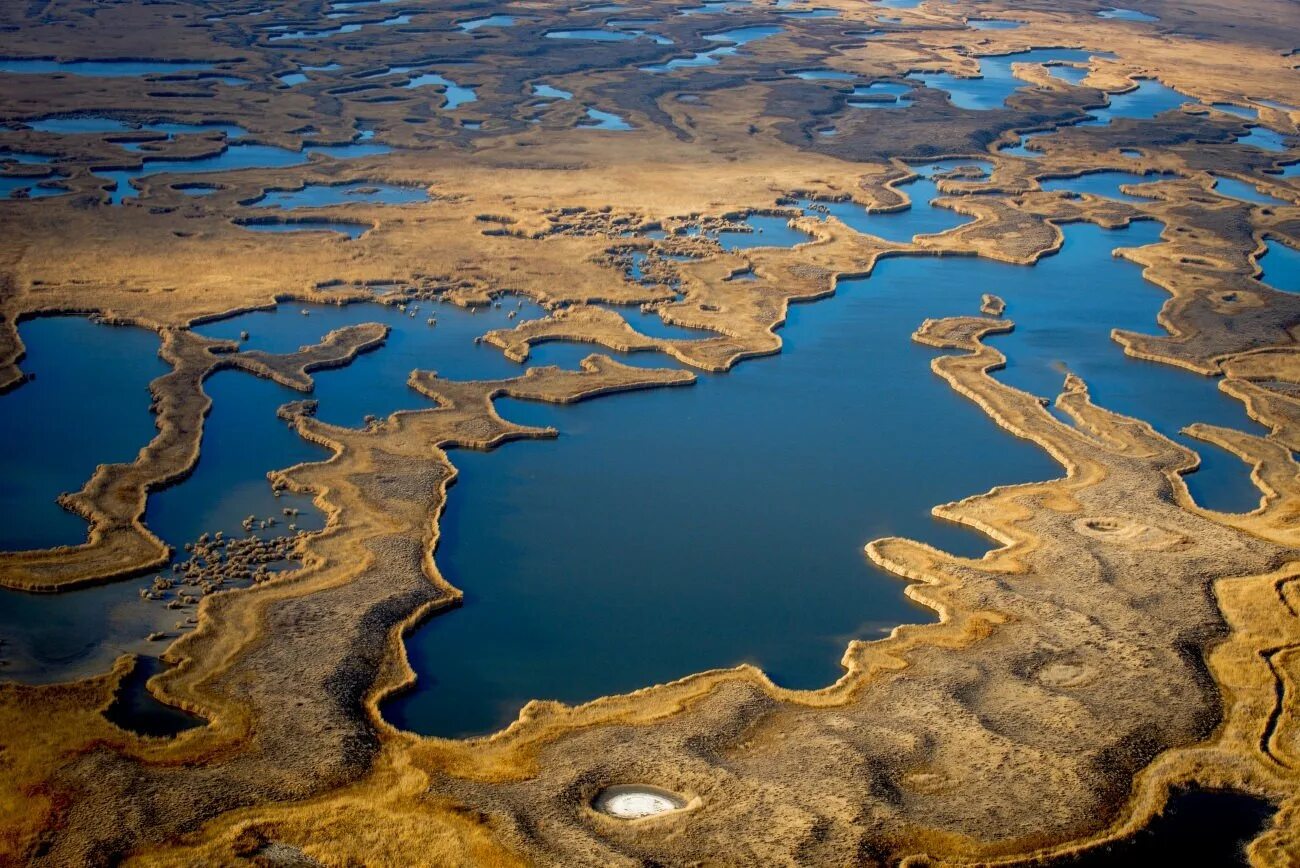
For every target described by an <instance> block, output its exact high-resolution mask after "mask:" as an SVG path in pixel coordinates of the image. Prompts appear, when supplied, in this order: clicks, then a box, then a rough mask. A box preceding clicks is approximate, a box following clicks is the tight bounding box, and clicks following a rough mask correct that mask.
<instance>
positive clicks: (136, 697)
mask: <svg viewBox="0 0 1300 868" xmlns="http://www.w3.org/2000/svg"><path fill="white" fill-rule="evenodd" d="M166 669H167V666H166V664H164V663H163V662H162V660H160V659H158V658H157V657H146V656H143V655H141V656H137V657H136V658H135V668H134V669H132V670H131V672H130V673H129V674H128V675H127V676H126V677H125V678H123V679H122V682H121V684H120V685H119V686H118V690H117V696H116V697H115V698H114V700H113V704H112V705H110V706H109V707H108V709H107V710H106V711H105V712H104V717H106V718H108V720H109V722H111V723H114V724H116V725H117V726H120V727H122V729H126V730H130V731H131V732H135V733H139V734H140V735H150V736H158V737H163V738H170V737H171V736H175V735H179V734H181V733H182V732H184V731H185V730H187V729H194V728H195V727H198V726H206V725H207V721H206V720H205V719H204V718H202V717H199V716H198V715H197V714H190V713H189V712H188V711H185V710H184V709H182V708H177V707H176V706H174V705H165V704H163V703H162V702H159V701H158V700H157V699H156V698H155V697H154V695H153V694H152V693H150V692H149V687H148V684H149V679H150V678H153V677H154V676H155V675H157V674H158V673H160V672H164V671H166Z"/></svg>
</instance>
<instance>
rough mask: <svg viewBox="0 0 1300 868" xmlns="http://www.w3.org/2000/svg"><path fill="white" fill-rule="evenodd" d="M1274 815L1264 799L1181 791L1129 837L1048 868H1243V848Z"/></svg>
mask: <svg viewBox="0 0 1300 868" xmlns="http://www.w3.org/2000/svg"><path fill="white" fill-rule="evenodd" d="M1276 810H1277V809H1276V808H1275V807H1273V805H1271V804H1269V803H1268V802H1266V801H1264V800H1263V799H1258V798H1255V797H1254V796H1248V795H1244V794H1242V793H1236V792H1232V791H1229V790H1181V791H1177V792H1174V793H1172V794H1171V795H1170V797H1169V804H1168V805H1167V806H1166V808H1165V811H1164V813H1162V814H1160V815H1159V816H1158V817H1156V818H1155V819H1154V820H1152V821H1151V823H1150V824H1149V825H1148V826H1147V827H1146V828H1145V829H1143V830H1142V831H1141V832H1138V833H1137V834H1136V835H1134V836H1133V837H1131V838H1126V839H1124V840H1122V841H1117V842H1115V843H1114V844H1108V845H1106V846H1104V847H1098V848H1096V849H1093V850H1089V851H1087V852H1086V853H1082V854H1080V855H1078V856H1074V857H1070V858H1065V859H1056V860H1054V861H1052V862H1049V863H1047V864H1048V865H1049V866H1051V868H1148V866H1152V865H1206V866H1214V868H1233V866H1241V868H1245V866H1247V865H1248V864H1249V861H1248V860H1247V858H1246V845H1247V844H1249V843H1250V841H1251V840H1252V839H1254V838H1255V837H1257V836H1258V835H1259V834H1260V833H1261V832H1263V831H1264V829H1265V828H1267V827H1268V824H1269V822H1270V820H1271V819H1272V816H1273V814H1274V813H1275V812H1276Z"/></svg>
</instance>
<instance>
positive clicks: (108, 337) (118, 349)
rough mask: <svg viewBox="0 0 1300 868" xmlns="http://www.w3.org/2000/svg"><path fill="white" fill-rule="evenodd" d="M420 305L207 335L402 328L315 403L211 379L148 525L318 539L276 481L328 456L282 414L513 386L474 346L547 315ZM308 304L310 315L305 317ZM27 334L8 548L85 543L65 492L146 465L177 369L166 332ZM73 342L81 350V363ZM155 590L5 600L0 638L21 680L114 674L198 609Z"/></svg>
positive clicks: (274, 316)
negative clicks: (258, 523) (160, 392)
mask: <svg viewBox="0 0 1300 868" xmlns="http://www.w3.org/2000/svg"><path fill="white" fill-rule="evenodd" d="M418 304H419V305H420V306H421V310H420V311H419V314H418V316H416V317H412V316H410V312H411V311H410V309H409V308H408V310H407V311H406V312H402V311H400V310H398V309H397V308H396V307H387V306H381V305H375V304H363V305H352V306H350V307H339V306H336V305H306V306H303V305H297V304H293V305H288V304H286V305H281V306H280V307H279V308H278V309H277V310H276V311H258V312H254V313H249V314H244V315H241V316H239V317H236V318H234V319H230V320H225V321H222V322H216V323H209V324H207V325H205V326H202V327H201V328H199V329H198V331H200V332H201V333H204V334H207V335H209V336H211V337H218V338H223V339H228V340H238V339H239V335H240V332H241V331H248V332H249V335H250V339H249V340H248V341H247V342H245V343H243V346H244V347H246V348H250V349H254V348H255V349H265V350H269V351H271V352H292V351H293V350H296V349H297V348H298V347H300V346H303V345H306V344H311V343H315V342H316V341H319V340H320V339H321V338H322V337H323V336H324V335H325V334H326V333H328V332H329V331H331V330H332V329H336V328H340V327H342V326H346V325H350V324H353V323H359V322H380V323H384V324H385V325H387V326H389V328H390V329H391V332H390V334H389V337H388V340H387V342H386V344H385V345H384V347H383V348H382V349H381V350H379V351H377V352H373V353H367V354H363V355H361V356H360V357H358V358H357V359H356V360H355V361H354V362H353V364H352V365H351V366H349V367H347V368H341V369H332V370H325V371H319V372H317V373H316V375H315V377H316V383H317V386H316V389H315V391H314V392H313V393H312V394H311V395H304V394H303V393H301V392H296V391H293V390H291V389H287V388H285V387H283V386H280V385H278V384H276V383H274V382H272V381H270V380H263V379H259V378H257V377H253V376H251V375H248V374H245V373H243V372H239V371H222V372H218V373H217V374H215V375H213V376H212V377H211V378H209V379H208V381H207V382H206V383H205V385H204V390H205V391H206V392H207V394H208V395H209V397H211V398H212V401H213V406H212V411H211V413H210V414H209V416H208V418H207V420H206V422H205V425H204V434H203V443H202V450H201V454H200V459H199V463H198V465H197V466H196V467H195V469H194V472H193V473H192V474H191V475H190V476H188V477H186V478H185V479H184V480H183V481H181V482H179V483H178V484H177V485H175V486H172V487H169V488H165V489H163V490H161V491H158V492H155V493H153V494H152V495H151V496H150V498H149V502H148V506H147V508H146V512H145V521H146V524H148V526H149V527H150V528H151V529H152V530H153V531H154V532H155V533H157V534H158V535H159V536H160V537H161V538H162V539H164V540H166V541H167V542H169V543H171V544H172V545H174V546H178V547H179V546H181V545H182V544H184V543H185V542H188V541H191V540H194V539H196V538H197V537H198V536H199V535H201V534H203V533H205V532H212V531H217V530H220V531H223V532H224V533H226V534H227V535H228V536H236V537H240V536H244V535H245V533H244V531H243V529H242V527H241V525H240V523H241V522H242V521H243V519H244V518H245V517H246V516H248V515H250V514H252V515H257V516H260V517H268V516H270V517H276V518H277V519H279V521H280V527H279V529H278V530H272V531H269V532H265V531H264V532H261V533H260V535H262V536H266V535H268V533H276V532H285V528H284V524H285V523H287V522H288V521H294V522H295V523H296V524H297V526H298V528H299V529H302V530H311V529H315V528H319V527H320V526H321V524H322V517H321V515H320V513H318V512H317V511H316V510H315V509H314V508H313V507H312V505H311V502H310V499H309V498H305V497H301V496H298V495H292V494H283V495H282V496H281V497H278V498H277V497H275V496H274V493H273V492H272V490H271V487H270V485H269V484H268V482H267V479H266V474H267V473H268V472H269V471H271V470H275V469H278V468H283V467H288V466H291V465H293V464H297V463H300V462H303V461H314V460H319V459H321V458H324V457H326V455H327V453H326V451H325V450H324V449H322V448H321V447H318V446H316V445H314V444H312V443H310V442H308V441H306V440H303V439H302V438H300V437H299V436H298V435H297V434H296V433H295V432H294V431H293V430H291V429H290V428H289V427H288V426H287V425H285V423H284V422H282V421H280V420H279V419H277V418H276V416H275V410H276V408H277V407H279V406H280V405H281V404H284V403H285V402H288V401H294V400H299V399H302V398H304V397H312V398H316V399H318V400H320V402H321V406H320V413H319V415H320V416H321V417H322V418H324V419H325V420H326V421H331V422H338V423H341V424H347V425H359V424H361V422H362V418H363V417H364V416H365V415H367V414H376V415H387V414H388V413H390V412H392V411H394V410H398V409H410V408H420V407H427V406H429V402H428V401H427V399H424V398H423V397H421V396H420V395H418V394H417V393H415V392H414V391H412V390H411V389H410V388H409V387H407V385H406V375H407V373H409V372H410V371H411V370H413V369H415V368H422V369H433V370H438V371H441V372H443V373H445V374H446V375H447V376H451V377H457V378H461V379H470V378H477V377H501V376H513V375H515V374H517V373H518V366H517V365H515V364H514V363H512V362H509V361H508V360H506V359H505V358H504V357H503V356H502V355H501V353H500V352H499V351H497V350H495V349H491V348H489V347H486V346H478V345H475V344H474V342H473V338H474V337H475V336H477V335H479V334H481V333H482V332H484V331H487V330H489V329H492V328H499V327H503V326H507V325H509V324H510V322H511V321H510V320H509V319H507V312H508V311H509V310H516V311H517V312H518V313H519V315H521V316H526V317H536V316H539V315H541V313H542V312H541V311H540V309H538V308H537V307H535V306H533V305H531V304H525V305H523V306H522V307H516V305H515V304H514V303H511V304H508V305H505V306H503V307H502V308H487V309H484V310H482V311H479V312H477V313H471V312H469V311H466V310H463V309H461V308H457V307H454V306H452V305H444V304H437V303H432V302H427V303H426V302H420V303H418ZM303 309H305V310H308V311H309V314H310V315H309V316H303V315H302V314H301V313H300V312H299V311H300V310H303ZM430 315H433V316H436V321H437V325H436V326H430V325H429V324H428V322H427V320H428V317H429V316H430ZM20 328H21V333H22V337H23V339H24V341H25V342H26V343H27V346H28V356H27V360H25V361H24V362H23V369H24V370H25V371H28V372H34V373H36V375H37V377H36V379H35V380H33V381H32V382H29V383H26V384H24V385H23V386H21V387H19V388H18V389H16V390H14V391H13V392H11V393H8V394H6V395H3V396H0V407H3V409H4V412H3V413H0V438H3V442H5V443H6V444H18V445H19V446H20V447H21V448H15V449H13V450H6V451H5V453H4V455H3V456H0V462H3V463H2V464H0V470H3V477H0V478H2V479H3V480H4V482H3V487H0V511H2V512H3V514H4V515H5V516H6V520H7V521H6V525H7V526H6V527H5V528H4V529H3V534H4V535H3V536H0V547H4V548H10V549H21V548H30V547H34V546H40V545H58V544H63V543H78V542H81V541H83V540H84V539H85V535H86V524H85V522H84V521H82V520H81V519H79V518H77V517H76V516H74V515H72V514H71V513H68V512H66V511H64V510H63V509H61V508H60V507H59V506H58V505H57V504H56V503H55V502H54V498H55V497H56V496H57V495H58V494H59V493H60V492H61V491H75V490H77V489H80V488H81V486H82V484H83V483H84V482H85V480H86V479H87V478H89V476H90V474H91V473H92V472H93V471H94V468H95V465H96V464H98V463H100V462H102V461H129V460H132V459H133V458H134V457H135V455H136V453H137V452H138V450H139V449H140V447H142V446H143V445H144V444H146V443H147V442H148V441H149V440H150V439H151V438H152V437H153V435H154V433H155V429H154V424H153V417H152V416H151V415H150V413H149V403H150V396H149V393H148V391H147V388H146V386H147V382H148V381H149V380H151V379H153V378H154V377H156V376H158V375H160V374H163V373H166V371H167V368H166V366H165V365H163V363H162V362H161V361H160V360H159V359H158V358H157V356H156V349H157V346H158V339H157V337H156V336H155V335H154V334H153V333H152V332H149V331H146V330H143V329H132V328H126V327H111V326H106V325H96V324H94V323H90V322H88V321H87V320H85V319H84V318H73V317H59V318H49V319H36V320H30V321H28V322H25V323H23V324H22V326H21V327H20ZM696 334H698V333H696ZM69 347H76V348H77V350H78V353H76V354H74V353H69V352H68V348H69ZM376 363H378V365H376ZM68 402H75V403H76V405H77V406H78V407H79V408H82V412H83V414H85V415H83V416H82V417H80V419H79V422H78V425H77V428H76V430H75V431H72V430H70V429H69V428H68V426H66V425H64V424H62V422H63V421H64V420H65V419H66V414H65V413H60V409H61V408H63V407H64V406H66V405H67V403H68ZM133 408H134V409H133ZM86 426H91V427H92V428H93V430H94V431H95V438H94V439H93V440H88V439H87V438H86V437H85V436H84V432H85V431H86V430H88V429H87V427H86ZM88 446H93V448H87V447H88ZM288 507H293V508H297V509H299V510H300V514H299V515H297V516H296V517H294V518H292V519H285V518H283V517H282V510H283V509H285V508H288ZM149 581H150V578H149V577H147V576H146V577H144V578H141V579H137V580H129V581H124V582H116V583H112V584H108V585H103V586H99V587H93V588H86V589H83V590H77V591H72V592H69V593H66V594H59V595H31V594H21V593H17V592H12V591H4V590H0V636H4V637H5V640H6V643H7V644H6V646H5V648H4V656H7V657H11V658H12V659H11V661H10V662H11V663H12V664H13V665H11V666H10V667H7V668H6V669H5V673H6V675H7V676H10V677H19V678H23V679H28V680H38V681H49V680H59V679H60V678H65V677H70V675H71V674H74V673H76V674H83V675H84V674H91V673H93V672H98V671H103V670H105V669H107V668H108V666H109V665H110V664H111V663H112V660H113V658H114V657H115V656H117V655H118V654H120V653H126V652H137V653H138V652H152V653H154V654H156V653H157V652H158V651H159V650H161V647H160V646H159V645H157V644H155V643H149V642H146V641H144V637H145V635H146V634H147V633H149V632H152V631H154V630H167V631H173V627H174V622H175V621H176V620H177V619H178V618H179V617H183V616H184V614H185V613H184V612H181V613H177V612H173V611H168V610H166V609H165V608H164V607H163V606H162V605H161V604H158V603H154V604H149V603H145V602H143V601H141V600H140V599H139V595H138V590H139V589H140V588H141V587H143V586H145V585H147V584H148V583H149ZM172 635H175V634H174V631H173V632H172Z"/></svg>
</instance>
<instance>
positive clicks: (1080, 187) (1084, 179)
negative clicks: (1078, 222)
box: [1039, 172, 1174, 203]
mask: <svg viewBox="0 0 1300 868" xmlns="http://www.w3.org/2000/svg"><path fill="white" fill-rule="evenodd" d="M1172 177H1174V176H1173V175H1161V174H1156V173H1152V174H1150V175H1139V174H1136V173H1134V172H1089V173H1087V174H1084V175H1080V176H1079V177H1077V178H1051V179H1048V180H1045V181H1042V182H1041V183H1040V184H1039V186H1041V187H1042V188H1043V189H1044V190H1047V191H1055V190H1066V191H1069V192H1071V193H1091V194H1092V195H1094V196H1103V197H1105V198H1107V199H1118V200H1119V201H1121V202H1138V203H1141V202H1147V201H1149V200H1147V199H1143V198H1142V197H1140V196H1130V195H1129V194H1127V193H1123V192H1121V191H1120V187H1122V186H1124V185H1126V184H1149V183H1151V182H1153V181H1163V180H1169V179H1170V178H1172Z"/></svg>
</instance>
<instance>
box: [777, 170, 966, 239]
mask: <svg viewBox="0 0 1300 868" xmlns="http://www.w3.org/2000/svg"><path fill="white" fill-rule="evenodd" d="M899 189H900V190H901V191H902V192H903V193H905V194H906V195H907V197H908V198H909V199H911V201H912V204H911V205H909V206H908V207H907V208H906V209H905V210H903V211H884V212H875V211H868V210H867V209H866V207H865V206H863V205H859V204H858V203H856V202H850V201H842V202H817V203H813V202H812V201H811V200H807V199H805V200H802V201H801V202H800V203H799V206H800V207H801V208H804V209H809V208H811V207H812V206H813V205H814V204H816V205H819V206H822V207H825V208H826V210H827V212H828V213H829V214H830V216H832V217H835V218H836V219H838V220H839V221H840V222H841V223H844V224H845V225H847V226H848V227H849V228H851V229H855V230H857V231H858V232H861V233H863V234H864V235H874V236H876V237H877V238H884V239H885V240H886V241H897V242H900V243H907V242H910V241H911V240H912V238H913V236H916V235H933V234H936V233H939V232H946V231H947V230H949V229H952V228H954V227H956V226H960V225H961V224H963V223H969V222H970V221H971V220H972V219H973V218H971V217H967V216H965V215H963V214H958V213H957V212H956V211H949V210H948V209H946V208H938V207H935V206H933V205H931V204H930V200H931V199H933V198H934V197H935V196H936V195H937V194H938V187H937V186H936V184H935V182H934V181H933V180H931V179H929V178H918V179H916V180H915V181H910V182H908V183H907V184H903V185H902V186H900V187H899ZM809 213H811V214H813V215H814V216H821V215H820V214H818V213H817V212H809Z"/></svg>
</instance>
